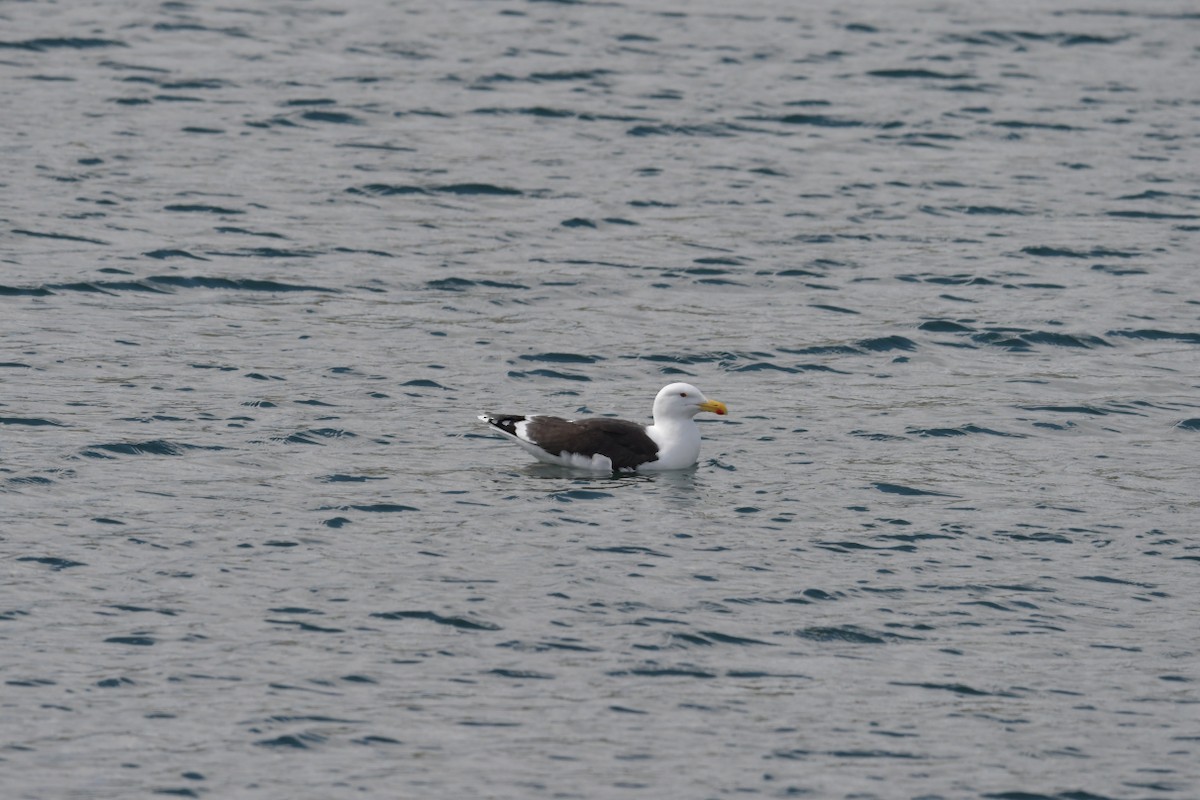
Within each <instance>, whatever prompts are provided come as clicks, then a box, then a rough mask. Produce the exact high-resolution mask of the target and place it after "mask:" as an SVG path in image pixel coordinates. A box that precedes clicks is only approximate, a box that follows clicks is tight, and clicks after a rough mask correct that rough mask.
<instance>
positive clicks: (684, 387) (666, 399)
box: [654, 383, 725, 425]
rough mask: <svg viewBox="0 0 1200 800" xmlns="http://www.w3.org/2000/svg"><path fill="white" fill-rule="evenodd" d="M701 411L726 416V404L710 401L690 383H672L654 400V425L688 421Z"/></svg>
mask: <svg viewBox="0 0 1200 800" xmlns="http://www.w3.org/2000/svg"><path fill="white" fill-rule="evenodd" d="M701 411H711V412H713V413H714V414H724V413H725V404H724V403H722V402H721V401H719V400H709V399H708V398H707V397H705V396H704V393H703V392H701V391H700V390H699V389H697V388H696V387H695V386H692V385H691V384H690V383H672V384H670V385H669V386H664V387H663V388H662V389H661V390H660V391H659V393H658V396H657V397H655V398H654V424H656V425H657V424H659V423H661V422H666V421H668V420H687V419H691V418H692V417H694V416H696V415H697V414H699V413H700V412H701Z"/></svg>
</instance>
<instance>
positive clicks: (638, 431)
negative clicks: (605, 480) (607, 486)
mask: <svg viewBox="0 0 1200 800" xmlns="http://www.w3.org/2000/svg"><path fill="white" fill-rule="evenodd" d="M525 432H526V434H527V435H528V436H529V438H530V439H532V440H533V441H534V443H535V444H537V446H538V447H540V448H542V449H543V450H545V451H546V452H548V453H552V454H554V455H561V454H562V453H564V452H566V453H578V454H579V455H581V456H594V455H596V454H597V453H598V454H600V455H604V456H608V458H609V460H610V461H612V465H613V469H632V468H634V467H636V466H638V465H639V464H645V463H646V462H648V461H653V460H655V459H656V458H658V445H656V444H655V443H654V440H653V439H651V438H650V436H649V435H648V434H647V433H646V427H645V426H644V425H639V424H637V423H636V422H626V421H625V420H623V419H608V418H606V417H595V418H593V419H581V420H576V421H572V420H565V419H561V418H559V417H540V416H539V417H529V425H528V427H526V429H525Z"/></svg>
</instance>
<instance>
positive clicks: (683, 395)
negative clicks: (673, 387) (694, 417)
mask: <svg viewBox="0 0 1200 800" xmlns="http://www.w3.org/2000/svg"><path fill="white" fill-rule="evenodd" d="M679 396H680V397H687V392H680V393H679Z"/></svg>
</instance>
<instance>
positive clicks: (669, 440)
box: [479, 383, 725, 472]
mask: <svg viewBox="0 0 1200 800" xmlns="http://www.w3.org/2000/svg"><path fill="white" fill-rule="evenodd" d="M701 411H711V412H712V413H714V414H724V413H725V404H724V403H722V402H720V401H719V400H709V399H708V398H707V397H705V396H704V393H703V392H701V391H700V390H699V389H697V388H696V387H695V386H692V385H691V384H690V383H672V384H671V385H669V386H664V387H663V388H662V390H661V391H660V392H659V393H658V396H657V397H655V398H654V424H653V425H641V424H639V423H636V422H626V421H625V420H623V419H610V418H608V417H592V418H590V419H579V420H570V419H563V418H562V417H549V416H545V415H543V414H529V415H523V416H522V415H513V414H482V415H480V417H479V419H480V420H481V421H483V422H486V423H487V424H488V427H489V428H491V429H492V430H494V431H498V432H500V433H502V434H504V435H505V436H507V437H508V438H509V439H512V440H513V441H514V442H516V443H517V444H519V445H520V446H521V447H522V448H524V449H525V450H526V451H528V452H529V453H530V454H531V455H532V456H533V457H534V458H536V459H537V460H538V461H544V462H546V463H547V464H558V465H559V466H563V467H574V468H576V469H590V470H597V471H603V472H633V471H639V472H648V471H657V470H667V469H686V468H687V467H690V466H692V465H693V464H695V463H696V459H697V458H699V457H700V429H699V428H697V427H696V421H695V420H694V419H693V417H695V416H696V415H697V414H698V413H700V412H701Z"/></svg>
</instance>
